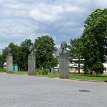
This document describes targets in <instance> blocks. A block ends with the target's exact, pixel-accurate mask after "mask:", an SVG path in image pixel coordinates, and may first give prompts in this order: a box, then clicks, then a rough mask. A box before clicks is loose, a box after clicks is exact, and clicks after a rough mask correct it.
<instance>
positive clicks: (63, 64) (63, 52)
mask: <svg viewBox="0 0 107 107" xmlns="http://www.w3.org/2000/svg"><path fill="white" fill-rule="evenodd" d="M59 62H60V63H59V78H61V79H68V78H69V51H68V50H67V43H66V42H62V43H61V47H60V52H59Z"/></svg>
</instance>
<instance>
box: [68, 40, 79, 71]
mask: <svg viewBox="0 0 107 107" xmlns="http://www.w3.org/2000/svg"><path fill="white" fill-rule="evenodd" d="M80 45H81V43H80V39H79V38H78V39H74V40H72V39H71V41H70V46H69V48H70V62H71V63H72V62H74V61H73V59H77V60H76V61H75V63H77V64H78V73H80V63H81V61H80V58H81V52H80Z"/></svg>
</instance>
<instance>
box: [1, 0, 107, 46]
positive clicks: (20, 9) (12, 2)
mask: <svg viewBox="0 0 107 107" xmlns="http://www.w3.org/2000/svg"><path fill="white" fill-rule="evenodd" d="M106 7H107V0H103V1H102V0H93V1H92V0H75V1H74V0H0V46H1V45H2V48H3V47H5V46H7V44H9V43H10V42H15V43H20V42H22V41H23V40H24V39H26V38H30V39H32V40H34V39H35V38H37V37H38V36H40V35H43V34H50V35H52V37H53V38H54V39H55V42H56V43H57V46H59V45H60V43H61V41H64V40H65V41H70V39H71V38H76V37H79V36H81V34H82V31H83V25H84V21H85V20H86V17H87V16H88V15H89V14H90V13H91V12H92V11H94V10H95V9H97V8H106Z"/></svg>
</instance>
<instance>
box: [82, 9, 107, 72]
mask: <svg viewBox="0 0 107 107" xmlns="http://www.w3.org/2000/svg"><path fill="white" fill-rule="evenodd" d="M106 38H107V9H104V10H101V9H97V10H96V11H94V12H92V14H91V15H90V16H89V17H88V18H87V20H86V22H85V29H84V32H83V36H82V37H81V41H82V42H81V43H82V45H81V53H82V56H83V57H84V59H85V61H84V70H85V72H88V71H90V70H93V67H94V69H96V70H95V71H96V72H100V71H99V70H98V67H100V65H101V64H98V62H100V63H103V62H104V61H105V58H104V55H105V54H107V53H106V52H107V39H106ZM96 66H97V67H96ZM99 69H100V68H99Z"/></svg>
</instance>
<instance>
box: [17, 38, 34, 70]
mask: <svg viewBox="0 0 107 107" xmlns="http://www.w3.org/2000/svg"><path fill="white" fill-rule="evenodd" d="M31 45H33V43H32V41H31V40H30V39H26V40H25V41H23V42H21V44H20V50H19V66H20V70H24V71H27V68H28V55H29V47H30V46H31Z"/></svg>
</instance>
